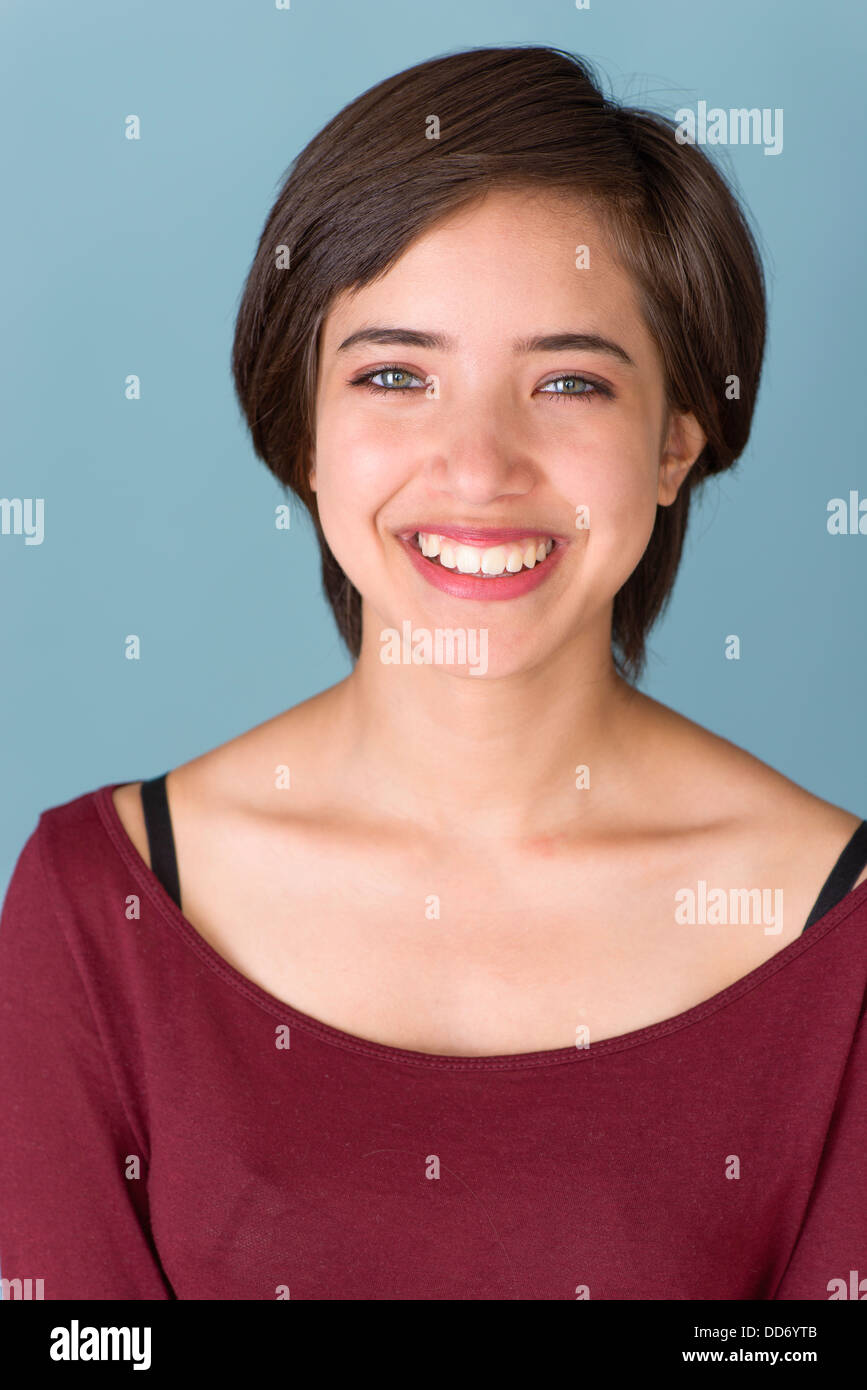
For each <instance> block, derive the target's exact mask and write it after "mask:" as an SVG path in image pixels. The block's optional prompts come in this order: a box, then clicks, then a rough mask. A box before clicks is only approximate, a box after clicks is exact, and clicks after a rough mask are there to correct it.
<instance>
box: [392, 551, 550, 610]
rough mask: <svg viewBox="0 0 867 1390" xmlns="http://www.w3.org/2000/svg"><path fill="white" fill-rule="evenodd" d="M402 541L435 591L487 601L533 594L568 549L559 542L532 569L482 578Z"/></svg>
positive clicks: (421, 573)
mask: <svg viewBox="0 0 867 1390" xmlns="http://www.w3.org/2000/svg"><path fill="white" fill-rule="evenodd" d="M398 540H399V541H400V543H401V545H402V546H403V547H404V549H405V550H406V552H407V554H408V555H409V558H410V560H411V561H412V563H413V564H414V565H415V567H416V569H417V570H418V572H419V574H420V575H421V576H422V578H424V579H426V580H427V582H428V584H432V585H433V586H434V588H435V589H441V590H442V591H443V593H444V594H451V596H452V598H473V599H481V600H483V602H487V601H488V600H489V599H505V598H520V597H521V595H522V594H529V593H530V591H531V590H532V589H538V587H539V585H540V584H544V583H545V580H546V579H547V577H548V575H549V574H551V573H552V571H553V570H554V569H555V568H556V566H557V563H558V561H559V559H560V554H561V552H562V551H563V550H564V548H565V547H564V546H563V545H561V544H559V543H555V545H554V549H553V550H552V551H551V552H550V554H549V555H547V556H546V558H545V559H544V560H540V561H539V563H538V564H535V565H534V566H533V568H532V569H531V570H527V569H522V570H519V571H518V573H517V574H509V575H499V576H497V577H496V578H492V579H482V578H481V576H480V575H478V574H461V573H460V571H458V570H450V569H446V568H445V567H444V566H443V565H437V564H433V563H432V562H431V561H430V560H428V559H426V558H425V556H424V555H422V553H421V551H420V550H419V549H418V548H417V546H415V545H414V544H413V542H412V541H409V540H404V538H403V537H402V536H399V537H398Z"/></svg>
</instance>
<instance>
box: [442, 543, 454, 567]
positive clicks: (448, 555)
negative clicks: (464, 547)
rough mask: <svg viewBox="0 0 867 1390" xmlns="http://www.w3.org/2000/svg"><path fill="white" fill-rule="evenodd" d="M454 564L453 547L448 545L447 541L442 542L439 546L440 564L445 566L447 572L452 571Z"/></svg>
mask: <svg viewBox="0 0 867 1390" xmlns="http://www.w3.org/2000/svg"><path fill="white" fill-rule="evenodd" d="M456 563H457V562H456V560H455V548H454V546H453V545H449V543H448V541H443V542H442V543H441V545H440V564H441V565H445V567H446V569H447V570H453V569H454V568H455V565H456Z"/></svg>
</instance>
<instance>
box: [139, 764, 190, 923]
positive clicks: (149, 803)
mask: <svg viewBox="0 0 867 1390" xmlns="http://www.w3.org/2000/svg"><path fill="white" fill-rule="evenodd" d="M167 775H168V774H167V773H165V772H163V773H162V774H161V775H160V776H159V777H152V778H151V779H150V781H149V782H142V784H141V804H142V810H143V811H144V818H145V828H146V830H147V833H148V845H149V847H150V855H151V871H152V872H153V873H154V874H155V876H156V877H157V878H158V879H159V881H160V883H161V884H162V885H163V887H164V888H165V890H166V892H167V893H168V895H169V897H170V898H171V899H172V900H173V902H175V903H176V904H177V906H178V907H180V905H181V885H180V880H179V879H178V860H177V855H176V854H175V837H174V835H173V833H172V818H171V815H170V814H169V799H168V796H167V795H166V777H167Z"/></svg>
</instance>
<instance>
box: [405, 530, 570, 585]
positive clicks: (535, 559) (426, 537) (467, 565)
mask: <svg viewBox="0 0 867 1390" xmlns="http://www.w3.org/2000/svg"><path fill="white" fill-rule="evenodd" d="M418 545H419V549H420V550H421V553H422V555H426V556H427V558H428V559H429V560H434V559H436V558H437V557H439V562H440V564H441V565H443V566H444V567H445V568H446V569H450V570H453V569H456V570H457V571H458V572H459V573H460V574H483V575H487V576H491V577H496V576H497V575H500V574H504V573H506V574H518V573H519V572H520V571H521V570H522V569H525V568H526V569H533V568H534V566H535V565H538V564H541V562H542V561H543V560H544V559H545V558H546V557H547V556H548V555H550V554H551V551H552V550H553V549H554V542H553V540H552V539H551V538H550V537H545V538H542V539H540V538H539V537H538V536H536V537H533V536H528V537H527V539H526V540H522V541H510V542H508V543H507V544H506V545H494V546H489V547H488V548H487V549H484V548H482V547H480V546H475V545H459V544H458V543H457V542H455V541H450V540H447V539H446V538H445V537H444V536H438V535H436V533H435V532H433V531H430V532H426V531H425V532H422V531H420V532H418Z"/></svg>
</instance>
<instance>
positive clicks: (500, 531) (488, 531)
mask: <svg viewBox="0 0 867 1390" xmlns="http://www.w3.org/2000/svg"><path fill="white" fill-rule="evenodd" d="M418 532H421V534H422V535H430V536H447V537H448V539H449V540H452V541H457V542H458V544H459V545H481V546H492V545H504V544H505V543H506V542H507V541H524V540H529V539H532V537H534V536H545V537H550V539H551V540H553V541H565V539H566V537H565V536H560V535H558V534H557V532H556V531H546V530H545V527H544V526H521V527H518V526H484V527H482V526H452V525H450V524H449V523H448V522H444V521H418V522H414V523H413V525H412V526H406V527H403V528H401V530H400V531H399V532H398V535H399V536H400V537H401V539H402V540H406V541H409V540H412V538H413V536H415V535H416V534H417V533H418Z"/></svg>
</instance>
